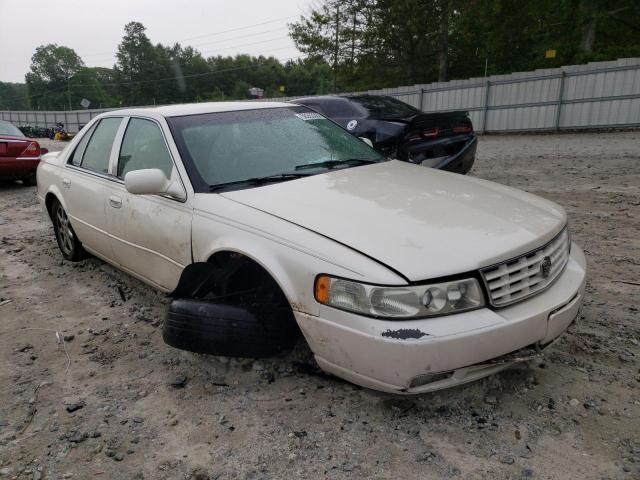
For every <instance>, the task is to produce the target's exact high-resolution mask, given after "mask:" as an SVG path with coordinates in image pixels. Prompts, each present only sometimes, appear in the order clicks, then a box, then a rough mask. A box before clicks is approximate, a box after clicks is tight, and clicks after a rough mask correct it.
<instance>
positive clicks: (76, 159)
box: [69, 126, 95, 167]
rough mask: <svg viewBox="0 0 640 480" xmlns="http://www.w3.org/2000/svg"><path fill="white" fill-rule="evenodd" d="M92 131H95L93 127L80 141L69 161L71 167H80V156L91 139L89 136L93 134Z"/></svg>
mask: <svg viewBox="0 0 640 480" xmlns="http://www.w3.org/2000/svg"><path fill="white" fill-rule="evenodd" d="M94 130H95V126H94V127H93V128H92V129H91V130H89V131H88V132H87V133H86V134H85V135H84V136H83V137H82V138H81V139H80V142H79V143H78V146H77V147H76V149H75V150H74V151H73V154H72V155H71V158H70V159H69V163H71V164H72V165H75V166H76V167H79V166H80V164H81V163H82V155H83V154H84V151H85V149H86V148H87V143H89V139H90V138H91V134H92V133H93V131H94Z"/></svg>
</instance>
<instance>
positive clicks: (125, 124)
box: [112, 115, 189, 203]
mask: <svg viewBox="0 0 640 480" xmlns="http://www.w3.org/2000/svg"><path fill="white" fill-rule="evenodd" d="M133 118H137V119H139V120H148V121H150V122H153V123H155V124H156V126H157V127H158V130H160V135H162V139H163V140H164V146H165V147H166V149H167V152H168V153H169V156H170V157H171V161H172V162H173V169H174V170H175V172H176V174H177V175H178V179H179V180H180V185H182V190H183V192H184V199H181V198H175V197H172V196H171V195H154V196H155V197H162V198H166V199H167V200H172V201H174V202H179V203H186V202H187V200H188V199H189V192H188V190H187V188H186V187H185V184H184V180H183V178H182V175H180V169H179V168H178V164H177V162H176V159H175V157H174V156H173V153H171V148H170V147H169V142H168V141H167V137H166V135H165V134H164V129H163V128H162V125H161V124H160V122H158V121H157V120H156V119H155V118H151V117H146V116H144V115H127V116H126V117H125V120H126V121H125V122H123V124H122V125H121V126H120V128H121V129H122V132H120V130H118V135H116V139H115V140H114V142H113V144H114V146H115V145H116V141H117V143H118V149H117V151H116V153H115V163H114V164H113V170H112V171H113V177H114V178H115V179H117V180H118V183H121V184H122V185H124V179H121V178H118V176H117V173H118V161H119V158H120V151H121V150H122V141H123V140H124V136H125V134H126V133H127V127H128V126H129V122H130V121H131V120H132V119H133ZM120 133H122V135H120Z"/></svg>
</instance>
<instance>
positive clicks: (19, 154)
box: [0, 120, 48, 185]
mask: <svg viewBox="0 0 640 480" xmlns="http://www.w3.org/2000/svg"><path fill="white" fill-rule="evenodd" d="M47 152H48V150H47V149H46V148H40V144H39V143H38V142H36V141H35V140H32V139H30V138H27V137H25V136H24V134H23V133H22V132H21V131H20V130H18V128H17V127H16V126H15V125H13V124H11V123H9V122H5V121H2V120H0V180H22V181H23V182H24V184H25V185H35V184H36V169H37V168H38V163H40V155H43V154H45V153H47Z"/></svg>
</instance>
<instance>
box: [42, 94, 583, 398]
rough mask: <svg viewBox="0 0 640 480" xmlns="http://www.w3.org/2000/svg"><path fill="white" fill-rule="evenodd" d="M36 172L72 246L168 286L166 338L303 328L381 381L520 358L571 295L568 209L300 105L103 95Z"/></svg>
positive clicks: (574, 309)
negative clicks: (142, 105) (105, 107)
mask: <svg viewBox="0 0 640 480" xmlns="http://www.w3.org/2000/svg"><path fill="white" fill-rule="evenodd" d="M37 181H38V196H39V198H40V201H41V202H42V204H43V205H44V206H45V208H46V210H47V212H48V213H49V215H50V217H51V219H52V221H53V224H54V230H55V234H56V238H57V241H58V245H59V247H60V250H61V251H62V254H63V255H64V257H65V258H66V259H68V260H78V259H81V258H83V256H84V255H86V254H87V252H88V253H91V254H93V255H95V256H97V257H100V258H102V259H104V260H106V261H107V262H109V263H111V264H113V265H115V266H117V267H119V268H121V269H122V270H124V271H126V272H128V273H130V274H131V275H133V276H135V277H137V278H139V279H141V280H143V281H145V282H147V283H149V284H151V285H153V286H155V287H157V288H159V289H161V290H162V291H165V292H169V293H171V294H172V295H173V296H175V297H176V300H174V301H173V303H172V304H171V307H170V309H169V312H168V316H167V320H166V322H165V327H164V332H163V334H164V338H165V341H167V343H169V344H171V345H173V346H176V347H178V348H184V349H187V350H191V351H196V352H205V353H206V352H208V353H212V354H217V355H239V356H250V357H260V356H268V355H275V354H277V353H279V352H281V351H283V350H285V349H287V348H290V347H291V346H292V344H293V343H294V342H295V341H296V337H297V335H298V333H299V332H300V331H301V332H302V334H303V335H304V338H305V339H306V341H307V343H308V344H309V347H310V348H311V350H312V351H313V354H314V356H315V359H316V360H317V362H318V364H319V365H320V367H321V368H322V369H324V370H325V371H327V372H330V373H332V374H335V375H337V376H339V377H342V378H344V379H347V380H349V381H351V382H354V383H356V384H359V385H363V386H365V387H369V388H373V389H377V390H383V391H387V392H396V393H421V392H427V391H431V390H435V389H439V388H444V387H449V386H453V385H458V384H462V383H465V382H469V381H472V380H475V379H477V378H481V377H483V376H486V375H489V374H491V373H494V372H497V371H499V370H501V369H503V368H505V367H506V366H508V365H510V364H512V363H513V362H515V361H520V360H523V359H527V358H530V357H531V355H533V354H536V353H537V352H539V351H541V350H542V349H544V347H546V346H548V345H549V344H550V343H551V342H553V341H554V340H555V339H556V338H558V337H559V336H560V335H561V334H562V333H563V332H564V331H565V330H566V328H567V327H568V326H569V325H570V324H571V323H572V322H573V321H574V319H575V318H576V317H577V315H578V311H579V308H580V305H581V303H582V299H583V295H584V286H585V273H586V265H585V257H584V254H583V252H582V250H581V249H580V247H578V246H577V245H576V244H574V243H572V242H571V240H570V235H569V231H568V227H567V217H566V214H565V212H564V210H563V209H562V208H561V207H559V206H558V205H556V204H554V203H552V202H549V201H547V200H543V199H541V198H538V197H535V196H533V195H530V194H527V193H524V192H521V191H518V190H515V189H512V188H508V187H505V186H501V185H497V184H495V183H491V182H487V181H483V180H479V179H476V178H470V177H464V176H461V175H455V174H450V173H447V172H441V171H437V170H432V169H424V168H420V167H417V166H415V165H410V164H408V163H406V162H400V161H394V160H388V159H386V158H384V157H382V156H381V155H380V154H378V153H377V152H376V151H374V150H373V149H372V148H370V147H369V146H368V145H366V144H365V143H364V142H362V141H360V140H358V139H356V138H355V137H353V136H351V135H350V134H349V133H348V132H346V131H345V130H343V129H342V128H340V127H339V126H338V125H337V124H335V123H333V122H332V121H330V120H328V119H326V118H324V117H323V116H321V115H319V114H318V113H316V112H313V111H311V110H309V109H307V108H306V107H302V106H294V105H291V104H280V103H248V102H247V103H242V102H240V103H209V104H194V105H177V106H166V107H159V108H152V109H130V110H121V111H114V112H108V113H105V114H102V115H100V116H99V117H97V118H95V119H93V120H92V121H91V123H89V124H88V125H87V126H86V127H85V128H84V129H83V130H82V132H80V134H79V135H77V136H76V138H75V139H74V140H73V141H72V142H71V143H70V145H69V146H68V147H67V148H66V149H65V150H64V151H63V152H62V153H59V154H57V153H53V154H48V155H46V156H45V157H44V158H43V160H42V162H41V163H40V166H39V168H38V173H37Z"/></svg>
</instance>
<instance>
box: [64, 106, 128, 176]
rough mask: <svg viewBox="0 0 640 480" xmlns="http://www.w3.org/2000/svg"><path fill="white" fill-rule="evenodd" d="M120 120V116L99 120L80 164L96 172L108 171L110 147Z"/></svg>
mask: <svg viewBox="0 0 640 480" xmlns="http://www.w3.org/2000/svg"><path fill="white" fill-rule="evenodd" d="M121 122H122V118H105V119H103V120H101V121H100V123H99V124H98V126H97V127H96V129H95V131H94V132H93V134H92V135H91V138H90V139H89V143H88V144H87V146H86V148H85V150H84V153H83V155H82V163H81V164H80V166H82V167H83V168H88V169H90V170H95V171H96V172H102V173H107V172H108V171H109V157H110V156H111V148H112V147H113V140H114V139H115V138H116V133H117V132H118V127H119V126H120V123H121ZM83 140H84V139H83ZM74 161H75V158H74Z"/></svg>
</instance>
